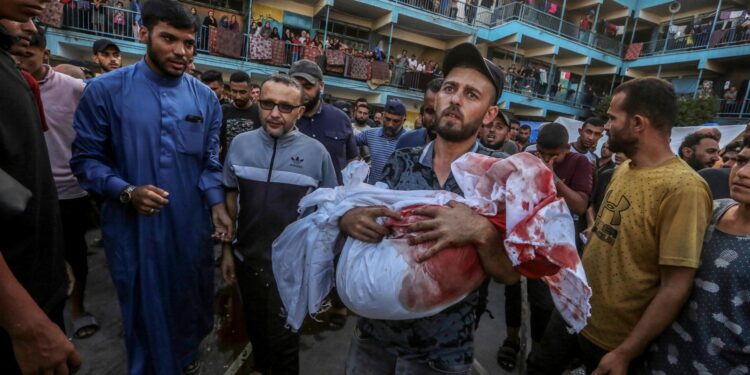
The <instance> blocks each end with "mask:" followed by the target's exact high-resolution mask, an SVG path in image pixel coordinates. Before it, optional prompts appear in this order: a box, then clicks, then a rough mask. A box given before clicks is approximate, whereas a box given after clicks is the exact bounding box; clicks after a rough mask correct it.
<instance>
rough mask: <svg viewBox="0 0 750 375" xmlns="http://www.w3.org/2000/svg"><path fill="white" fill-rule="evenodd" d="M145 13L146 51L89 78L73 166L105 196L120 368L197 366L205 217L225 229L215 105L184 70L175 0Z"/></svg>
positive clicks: (149, 6) (182, 14) (206, 254)
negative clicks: (124, 362)
mask: <svg viewBox="0 0 750 375" xmlns="http://www.w3.org/2000/svg"><path fill="white" fill-rule="evenodd" d="M142 17H143V22H144V27H143V28H142V29H141V40H142V41H145V42H146V43H147V46H148V47H147V54H146V56H145V57H144V59H143V60H141V61H140V62H138V63H136V64H135V65H131V66H128V67H125V68H121V69H118V70H115V71H112V72H110V73H107V74H105V75H103V76H100V77H98V78H96V79H94V80H92V81H91V82H90V83H89V84H88V85H87V88H86V90H85V92H84V94H83V96H82V98H81V101H80V104H79V106H78V109H77V111H76V114H75V120H74V127H75V130H76V132H77V137H76V140H75V142H74V143H73V158H72V160H71V168H72V169H73V172H74V173H75V175H76V177H78V179H79V181H80V182H81V186H83V188H84V189H86V190H88V191H90V192H92V193H93V194H95V195H97V196H98V197H99V199H100V202H101V214H102V234H103V239H104V246H105V249H106V252H107V258H108V262H109V267H110V271H111V274H112V279H113V281H114V284H115V287H116V289H117V294H118V297H119V300H120V308H121V309H122V314H123V325H124V333H125V341H126V345H127V349H128V372H129V373H130V374H159V375H162V374H167V375H170V374H181V373H183V372H185V373H194V372H197V370H198V365H199V362H196V361H195V357H196V353H197V350H198V347H199V345H200V343H201V341H202V339H203V338H204V337H205V336H206V335H207V334H208V333H209V332H210V331H211V328H212V326H213V314H212V301H213V292H214V290H213V275H214V274H213V272H214V267H213V252H212V238H211V237H212V222H211V220H212V218H213V224H214V226H215V232H214V234H215V236H216V237H220V238H222V239H224V240H229V239H230V238H231V236H232V234H231V232H232V230H231V229H230V223H231V221H229V217H228V216H227V214H226V208H225V206H224V204H223V203H222V202H223V201H224V194H223V191H222V187H221V164H220V163H219V158H218V154H219V128H220V126H221V107H220V106H219V102H218V100H217V99H216V96H215V95H214V94H213V92H211V90H210V89H209V88H208V87H207V86H205V85H203V84H202V83H200V82H199V81H198V80H196V79H195V78H193V77H191V76H190V75H187V74H183V73H184V71H185V68H186V67H187V65H188V64H189V62H190V61H191V60H192V57H193V53H194V51H195V46H194V43H195V41H194V35H195V34H194V32H195V31H194V30H193V26H192V22H190V17H189V15H188V14H187V13H186V11H185V10H184V9H183V8H182V6H180V4H179V3H177V2H176V1H174V0H151V1H149V2H147V3H146V4H144V5H143V13H142ZM185 20H187V22H185ZM209 210H210V211H211V212H210V213H209Z"/></svg>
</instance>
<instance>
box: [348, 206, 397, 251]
mask: <svg viewBox="0 0 750 375" xmlns="http://www.w3.org/2000/svg"><path fill="white" fill-rule="evenodd" d="M384 216H387V217H390V218H393V219H396V220H401V215H400V214H399V213H398V212H396V211H392V210H389V209H387V208H385V207H360V208H353V209H351V210H349V211H347V212H346V213H345V214H344V216H342V217H341V219H340V220H339V228H341V231H342V232H344V233H345V234H346V235H348V236H349V237H352V238H354V239H356V240H360V241H364V242H372V243H377V242H380V241H381V240H382V239H383V236H385V235H387V234H388V233H390V230H389V229H388V228H386V227H385V226H383V225H381V224H378V222H377V221H376V220H377V218H379V217H384Z"/></svg>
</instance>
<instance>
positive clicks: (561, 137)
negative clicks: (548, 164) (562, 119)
mask: <svg viewBox="0 0 750 375" xmlns="http://www.w3.org/2000/svg"><path fill="white" fill-rule="evenodd" d="M536 144H537V147H541V148H545V149H548V150H554V149H558V148H560V147H563V146H566V145H567V144H568V130H567V129H565V126H563V125H561V124H558V123H556V122H549V123H546V124H544V126H542V127H541V128H539V134H538V135H537V136H536Z"/></svg>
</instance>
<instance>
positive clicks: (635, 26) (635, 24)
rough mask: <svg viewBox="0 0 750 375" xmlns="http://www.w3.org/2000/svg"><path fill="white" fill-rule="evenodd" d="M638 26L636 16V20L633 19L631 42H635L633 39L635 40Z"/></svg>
mask: <svg viewBox="0 0 750 375" xmlns="http://www.w3.org/2000/svg"><path fill="white" fill-rule="evenodd" d="M633 16H635V15H633ZM637 28H638V17H635V21H633V33H631V34H630V44H633V41H634V40H635V29H637Z"/></svg>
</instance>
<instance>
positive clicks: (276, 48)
mask: <svg viewBox="0 0 750 375" xmlns="http://www.w3.org/2000/svg"><path fill="white" fill-rule="evenodd" d="M285 63H286V42H284V41H281V40H274V41H272V42H271V64H272V65H279V66H281V65H284V64H285Z"/></svg>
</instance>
